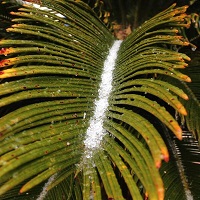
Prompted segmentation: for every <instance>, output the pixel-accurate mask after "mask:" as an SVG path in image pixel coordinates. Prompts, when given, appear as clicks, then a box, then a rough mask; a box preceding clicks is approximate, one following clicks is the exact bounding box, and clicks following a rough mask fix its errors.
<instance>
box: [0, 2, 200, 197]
mask: <svg viewBox="0 0 200 200" xmlns="http://www.w3.org/2000/svg"><path fill="white" fill-rule="evenodd" d="M3 5H4V7H6V6H5V5H10V4H3ZM42 5H43V6H45V5H47V6H48V8H49V9H52V11H53V12H51V11H45V10H41V9H37V8H34V7H32V6H30V5H29V6H28V5H23V6H19V7H20V8H19V10H16V11H12V12H11V16H12V18H13V20H12V23H13V25H12V26H11V27H9V28H7V26H5V27H4V26H2V29H3V28H6V31H7V33H9V34H8V35H7V33H6V32H4V33H3V34H2V36H1V37H3V39H2V40H0V49H1V50H0V54H1V58H2V59H1V61H0V67H1V71H0V78H1V84H0V88H1V90H0V97H1V99H0V112H1V118H0V155H1V157H0V177H1V178H0V194H1V197H0V199H2V200H4V199H9V198H10V199H24V198H26V199H32V198H37V197H38V196H39V195H40V196H41V194H42V193H41V191H42V188H43V192H44V194H42V197H43V198H45V199H49V200H50V199H63V198H65V199H77V200H80V199H86V200H87V199H90V198H91V199H94V200H101V199H115V200H120V199H137V200H140V199H141V200H142V199H144V198H149V199H153V200H154V199H164V195H165V194H166V199H168V198H169V199H170V198H174V199H184V198H186V192H187V189H189V188H187V187H188V183H186V186H185V185H184V182H183V181H184V180H185V181H186V182H187V181H190V179H192V178H191V177H189V179H187V175H186V174H184V173H181V172H180V167H179V165H177V163H178V161H180V162H181V159H182V158H179V159H176V156H177V154H178V153H177V151H176V150H177V148H178V147H177V146H176V145H174V146H172V145H171V144H172V143H173V140H174V139H173V137H172V136H171V135H172V134H171V133H173V134H174V135H175V136H176V137H177V138H178V139H182V127H181V125H180V123H179V122H181V121H180V120H179V119H177V117H175V115H174V112H175V111H176V112H177V113H178V114H177V115H179V116H180V118H181V119H182V124H184V119H185V120H186V126H187V128H188V129H189V131H190V132H191V133H193V136H195V137H196V139H197V140H199V134H200V127H199V118H200V112H199V111H200V103H199V90H198V86H199V76H198V74H199V69H198V66H199V59H196V55H198V52H197V53H195V54H192V55H190V57H191V58H192V62H191V64H190V66H189V67H188V69H184V68H185V67H187V66H188V62H189V61H190V57H188V55H189V53H187V54H188V55H187V54H185V53H184V51H183V50H184V49H186V48H187V47H188V45H189V44H190V42H189V40H188V38H187V37H183V36H182V35H184V36H185V34H187V33H185V32H184V30H185V28H189V25H190V20H191V18H190V16H188V15H187V14H186V13H185V12H186V9H187V6H182V7H178V8H175V5H172V6H171V7H169V8H168V9H166V10H164V11H163V12H161V13H159V14H157V15H156V16H154V17H152V18H151V19H149V20H148V21H146V22H145V23H144V24H142V25H141V26H139V27H138V28H137V29H135V30H134V31H133V32H132V33H131V34H130V35H129V36H128V37H127V38H126V39H125V40H124V41H123V42H122V45H121V47H120V50H119V53H118V59H117V62H116V66H115V70H114V74H113V90H112V94H111V96H110V98H109V107H108V110H107V112H106V120H105V121H104V129H105V130H106V131H107V134H106V136H104V138H103V140H102V142H101V147H100V148H99V149H97V150H94V152H93V157H92V158H89V159H86V158H85V157H84V154H85V150H86V149H85V146H84V139H85V134H86V130H87V128H88V125H89V120H90V117H91V116H92V115H93V110H94V106H93V104H94V101H95V99H96V98H97V95H98V87H99V83H100V81H101V74H102V66H103V63H104V60H105V59H106V56H107V54H108V51H109V48H110V46H111V45H112V43H113V42H114V40H115V38H114V36H113V35H112V34H111V32H110V31H109V30H108V28H107V27H106V26H105V24H104V23H103V22H102V21H101V20H100V19H99V18H98V16H97V15H96V13H95V12H94V11H93V10H92V9H91V8H90V7H89V6H87V5H86V4H84V3H83V2H81V1H71V0H55V1H51V0H44V1H42ZM1 8H2V7H1ZM9 9H10V8H9ZM9 11H10V10H9ZM58 13H59V14H62V15H63V16H65V18H61V17H60V16H57V15H56V14H58ZM2 16H3V15H2ZM4 16H6V15H4ZM2 18H3V17H2ZM4 18H5V17H4ZM6 20H7V21H8V24H10V25H11V24H12V23H11V22H10V19H9V18H6ZM178 48H181V51H177V49H178ZM174 49H175V50H174ZM185 52H186V51H185ZM192 56H194V58H193V57H192ZM191 79H192V80H193V82H192V84H191V83H190V82H191ZM185 82H186V83H185ZM188 97H189V101H188ZM187 114H188V115H187ZM194 116H195V119H194ZM160 124H162V125H160ZM169 130H170V131H171V132H170V134H171V135H170V136H169V135H168V132H169ZM164 133H167V138H166V134H164ZM175 143H176V144H177V143H178V142H177V140H176V142H175ZM193 143H194V141H193V142H192V143H191V144H193ZM173 144H174V143H173ZM195 145H196V146H198V145H197V144H196V143H195ZM179 146H180V145H179ZM183 146H184V145H183ZM168 149H169V152H168ZM180 149H181V150H180V151H181V152H186V150H185V148H182V147H180ZM192 150H193V149H192V148H191V149H190V148H189V151H188V152H189V153H188V155H193V154H191V151H192ZM196 152H198V150H196V151H195V155H194V158H193V159H192V160H191V161H188V162H189V165H185V166H186V168H187V169H188V168H190V167H191V166H193V161H194V160H195V161H194V162H195V163H198V162H199V161H198V160H196V159H197V156H198V153H196ZM169 153H170V154H171V155H172V156H174V158H173V157H172V159H171V160H170V162H169V163H164V164H163V165H162V161H163V160H164V161H168V160H169ZM196 154H197V155H196ZM186 159H187V157H186ZM161 165H162V167H161ZM195 166H199V163H198V164H197V165H196V164H195ZM160 167H161V168H160ZM183 167H184V166H183ZM159 169H160V170H159ZM174 169H175V171H176V172H179V174H178V173H174ZM198 170H199V168H198V167H196V168H195V170H194V172H193V173H192V175H194V176H195V172H197V171H198ZM166 171H167V173H166ZM186 171H187V170H186ZM188 173H189V172H188ZM165 174H167V176H166V175H165ZM174 174H175V175H176V176H177V177H178V178H179V179H178V180H179V183H180V185H178V186H177V190H180V188H181V190H182V191H183V192H182V193H179V194H178V195H179V196H177V197H176V194H175V195H174V193H173V192H171V191H172V189H173V188H172V187H170V184H172V182H173V180H174V179H173V176H174ZM182 176H183V177H182ZM174 177H175V176H174ZM198 180H199V177H197V178H196V179H195V178H194V186H192V187H194V188H195V189H196V188H198V187H199V185H198V184H199V183H198V182H199V181H198ZM45 183H46V185H45V186H44V184H45ZM43 186H44V187H43ZM168 188H169V189H168ZM45 190H46V191H45ZM165 190H166V192H165ZM192 192H193V196H194V197H196V196H197V195H196V194H197V193H195V190H192ZM18 193H20V195H19V194H18ZM26 193H28V194H26ZM46 193H47V194H46ZM170 195H171V196H170ZM173 195H174V196H173ZM195 195H196V196H195Z"/></svg>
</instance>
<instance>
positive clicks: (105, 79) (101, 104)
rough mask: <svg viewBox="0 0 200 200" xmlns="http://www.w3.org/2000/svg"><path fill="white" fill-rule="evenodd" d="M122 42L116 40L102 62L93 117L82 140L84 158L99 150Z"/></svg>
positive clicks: (104, 131) (104, 132)
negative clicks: (84, 149) (84, 152)
mask: <svg viewBox="0 0 200 200" xmlns="http://www.w3.org/2000/svg"><path fill="white" fill-rule="evenodd" d="M121 43H122V41H121V40H116V41H115V42H114V44H113V46H112V47H111V48H110V51H109V54H108V56H107V58H106V60H105V62H104V68H103V72H102V76H101V83H100V87H99V90H98V92H99V94H98V98H97V99H96V100H95V109H94V115H93V117H91V119H90V122H89V127H88V129H87V132H86V138H85V140H84V144H85V148H86V154H87V152H88V155H86V157H90V156H91V151H92V150H94V149H97V148H99V146H100V143H101V141H102V138H103V136H104V135H105V134H106V130H105V129H104V128H103V122H104V120H105V112H106V110H107V108H108V99H109V96H110V93H111V90H112V80H113V70H114V67H115V61H116V58H117V52H118V50H119V48H120V45H121Z"/></svg>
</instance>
